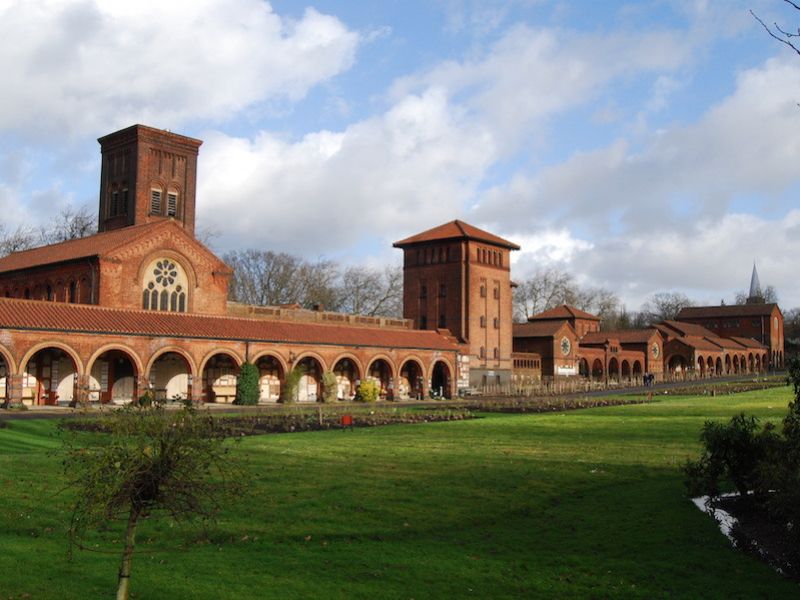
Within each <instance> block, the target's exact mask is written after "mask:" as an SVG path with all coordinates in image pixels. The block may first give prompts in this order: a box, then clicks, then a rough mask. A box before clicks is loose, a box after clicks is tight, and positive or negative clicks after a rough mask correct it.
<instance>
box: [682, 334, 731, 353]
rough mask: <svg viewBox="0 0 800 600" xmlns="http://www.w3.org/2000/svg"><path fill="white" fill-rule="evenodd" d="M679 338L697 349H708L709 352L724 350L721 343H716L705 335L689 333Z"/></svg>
mask: <svg viewBox="0 0 800 600" xmlns="http://www.w3.org/2000/svg"><path fill="white" fill-rule="evenodd" d="M677 339H678V341H679V342H682V343H684V344H686V345H687V346H690V347H691V348H694V349H696V350H706V351H707V352H722V345H721V344H716V343H714V342H712V341H711V340H707V339H706V338H704V337H698V336H695V335H687V336H685V337H680V338H677ZM718 339H719V338H718Z"/></svg>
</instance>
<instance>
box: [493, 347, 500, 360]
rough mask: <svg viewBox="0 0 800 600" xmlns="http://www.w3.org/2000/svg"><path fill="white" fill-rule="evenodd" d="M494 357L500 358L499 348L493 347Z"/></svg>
mask: <svg viewBox="0 0 800 600" xmlns="http://www.w3.org/2000/svg"><path fill="white" fill-rule="evenodd" d="M494 357H495V358H500V349H499V348H495V349H494Z"/></svg>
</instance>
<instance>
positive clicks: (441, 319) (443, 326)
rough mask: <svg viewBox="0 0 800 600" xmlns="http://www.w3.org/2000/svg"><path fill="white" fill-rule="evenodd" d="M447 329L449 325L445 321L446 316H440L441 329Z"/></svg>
mask: <svg viewBox="0 0 800 600" xmlns="http://www.w3.org/2000/svg"><path fill="white" fill-rule="evenodd" d="M446 327H447V323H446V321H445V318H444V315H439V328H440V329H445V328H446Z"/></svg>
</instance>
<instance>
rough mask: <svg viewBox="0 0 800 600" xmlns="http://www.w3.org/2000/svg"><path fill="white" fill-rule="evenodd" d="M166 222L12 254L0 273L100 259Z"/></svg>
mask: <svg viewBox="0 0 800 600" xmlns="http://www.w3.org/2000/svg"><path fill="white" fill-rule="evenodd" d="M168 222H169V221H157V222H154V223H144V224H142V225H132V226H130V227H123V228H121V229H115V230H113V231H104V232H103V233H96V234H95V235H90V236H87V237H84V238H79V239H76V240H67V241H66V242H60V243H58V244H50V245H49V246H40V247H39V248H31V249H30V250H22V251H20V252H14V253H13V254H9V255H8V256H5V257H3V258H0V273H4V272H7V271H17V270H19V269H29V268H31V267H38V266H41V265H47V264H50V263H56V262H63V261H68V260H76V259H79V258H89V257H91V256H101V255H103V254H105V253H106V252H109V251H111V250H114V249H116V248H117V247H118V246H120V245H122V244H125V243H127V242H130V241H132V240H134V239H136V238H138V237H141V236H144V235H150V234H151V233H152V231H153V230H154V229H156V228H158V227H161V226H163V225H164V223H168Z"/></svg>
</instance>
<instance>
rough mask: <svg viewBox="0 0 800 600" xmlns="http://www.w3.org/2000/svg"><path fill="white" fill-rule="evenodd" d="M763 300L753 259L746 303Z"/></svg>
mask: <svg viewBox="0 0 800 600" xmlns="http://www.w3.org/2000/svg"><path fill="white" fill-rule="evenodd" d="M763 301H764V294H763V293H762V292H761V282H760V281H759V280H758V270H756V263H755V261H753V274H752V275H751V276H750V294H749V296H748V298H747V303H748V304H752V303H759V302H763Z"/></svg>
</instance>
